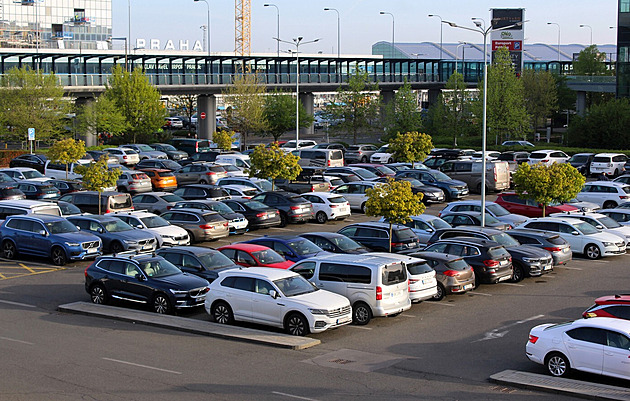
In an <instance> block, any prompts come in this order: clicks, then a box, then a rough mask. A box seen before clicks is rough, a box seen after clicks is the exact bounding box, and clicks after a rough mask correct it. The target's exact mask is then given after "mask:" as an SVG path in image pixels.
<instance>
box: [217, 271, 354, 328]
mask: <svg viewBox="0 0 630 401" xmlns="http://www.w3.org/2000/svg"><path fill="white" fill-rule="evenodd" d="M205 306H206V311H207V312H208V314H209V315H210V316H212V317H213V318H214V321H215V322H217V323H222V324H227V323H232V321H234V320H239V321H247V322H254V323H260V324H265V325H269V326H275V327H280V328H284V329H285V330H286V331H287V332H288V333H289V334H292V335H296V336H304V335H306V334H308V333H309V332H310V333H319V332H322V331H325V330H328V329H332V328H336V327H339V326H343V325H346V324H349V323H350V322H352V307H351V306H350V301H348V299H347V298H346V297H344V296H342V295H338V294H334V293H332V292H329V291H326V290H320V289H318V288H317V287H315V286H314V285H313V284H311V283H309V282H308V281H307V280H306V279H305V278H304V277H302V276H300V275H299V274H297V273H294V272H292V271H289V270H284V269H274V268H269V267H249V268H246V269H242V268H239V269H229V270H224V271H220V272H219V277H218V278H217V279H216V280H214V281H213V282H212V283H211V284H210V291H209V292H208V294H207V295H206V303H205Z"/></svg>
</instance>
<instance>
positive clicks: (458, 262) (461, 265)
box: [446, 259, 470, 271]
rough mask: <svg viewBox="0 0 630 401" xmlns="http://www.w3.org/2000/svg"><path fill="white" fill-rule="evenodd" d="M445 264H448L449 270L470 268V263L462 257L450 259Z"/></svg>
mask: <svg viewBox="0 0 630 401" xmlns="http://www.w3.org/2000/svg"><path fill="white" fill-rule="evenodd" d="M446 266H448V268H449V269H451V270H459V271H462V270H466V269H468V268H470V265H469V264H468V262H466V261H465V260H464V259H455V260H452V261H450V262H448V263H446Z"/></svg>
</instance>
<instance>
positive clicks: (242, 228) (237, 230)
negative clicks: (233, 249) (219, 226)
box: [228, 219, 249, 234]
mask: <svg viewBox="0 0 630 401" xmlns="http://www.w3.org/2000/svg"><path fill="white" fill-rule="evenodd" d="M228 224H229V225H228V226H229V228H230V234H244V233H246V232H247V231H249V230H248V229H247V226H248V225H249V222H248V221H247V219H243V221H235V222H232V221H230V222H229V223H228Z"/></svg>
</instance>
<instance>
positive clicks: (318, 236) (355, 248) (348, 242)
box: [300, 232, 369, 255]
mask: <svg viewBox="0 0 630 401" xmlns="http://www.w3.org/2000/svg"><path fill="white" fill-rule="evenodd" d="M300 237H302V238H306V239H307V240H309V241H311V242H312V243H313V244H315V245H317V246H318V247H320V248H322V249H323V250H325V251H328V252H332V253H349V254H355V255H356V254H361V253H367V252H369V251H368V250H367V249H366V248H365V247H364V246H362V245H361V244H359V243H358V242H356V241H354V240H353V239H351V238H348V237H346V236H345V235H343V234H338V233H329V232H315V233H305V234H300Z"/></svg>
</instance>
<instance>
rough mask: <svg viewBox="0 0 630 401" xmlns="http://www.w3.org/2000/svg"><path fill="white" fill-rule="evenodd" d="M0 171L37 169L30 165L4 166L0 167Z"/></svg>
mask: <svg viewBox="0 0 630 401" xmlns="http://www.w3.org/2000/svg"><path fill="white" fill-rule="evenodd" d="M0 171H37V170H35V169H34V168H30V167H5V168H2V169H0Z"/></svg>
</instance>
